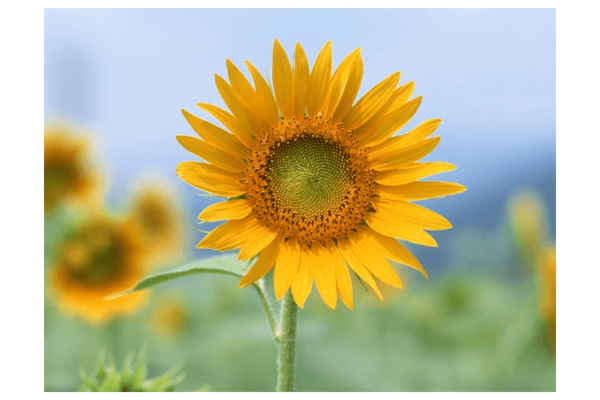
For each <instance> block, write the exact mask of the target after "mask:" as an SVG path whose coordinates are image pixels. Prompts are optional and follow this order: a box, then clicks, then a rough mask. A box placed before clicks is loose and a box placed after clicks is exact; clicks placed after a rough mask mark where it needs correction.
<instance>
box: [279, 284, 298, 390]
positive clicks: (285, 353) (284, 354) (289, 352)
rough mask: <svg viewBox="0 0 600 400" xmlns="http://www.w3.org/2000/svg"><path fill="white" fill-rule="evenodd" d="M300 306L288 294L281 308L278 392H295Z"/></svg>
mask: <svg viewBox="0 0 600 400" xmlns="http://www.w3.org/2000/svg"><path fill="white" fill-rule="evenodd" d="M297 311H298V306H296V302H294V299H293V298H292V294H291V293H290V292H288V293H287V294H286V295H285V296H284V297H283V305H282V307H281V333H280V339H279V340H280V341H279V370H278V377H277V391H278V392H292V391H293V390H294V355H295V351H296V349H295V347H296V315H297Z"/></svg>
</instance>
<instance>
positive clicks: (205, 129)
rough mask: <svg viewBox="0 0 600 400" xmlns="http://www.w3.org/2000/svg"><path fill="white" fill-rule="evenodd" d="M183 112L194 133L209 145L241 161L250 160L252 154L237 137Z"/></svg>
mask: <svg viewBox="0 0 600 400" xmlns="http://www.w3.org/2000/svg"><path fill="white" fill-rule="evenodd" d="M181 111H182V112H183V116H184V117H185V119H186V120H187V121H188V123H189V124H190V126H191V127H192V129H193V130H194V132H196V133H197V134H198V135H200V137H202V138H203V139H204V140H206V141H207V142H208V143H210V144H212V145H213V146H215V147H218V148H219V149H221V150H223V151H226V152H227V153H229V154H231V155H232V156H234V157H237V158H239V159H244V158H248V156H249V155H250V154H251V151H250V149H249V148H248V147H246V146H244V145H243V144H242V143H241V142H240V141H239V140H237V139H236V137H235V136H233V135H232V134H230V133H229V132H227V131H226V130H223V129H221V128H219V127H218V126H216V125H213V124H211V123H210V122H207V121H204V120H203V119H200V118H198V117H196V116H195V115H192V114H190V113H189V112H187V111H185V110H181Z"/></svg>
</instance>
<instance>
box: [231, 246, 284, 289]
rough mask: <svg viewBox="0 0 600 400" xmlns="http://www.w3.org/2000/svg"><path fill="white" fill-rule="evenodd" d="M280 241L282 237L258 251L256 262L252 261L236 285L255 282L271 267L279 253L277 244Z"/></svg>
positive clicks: (242, 285)
mask: <svg viewBox="0 0 600 400" xmlns="http://www.w3.org/2000/svg"><path fill="white" fill-rule="evenodd" d="M282 242H283V238H282V237H278V238H276V239H275V240H273V241H272V242H271V244H270V245H268V246H267V247H265V248H264V249H263V251H261V252H260V256H259V257H258V260H256V263H254V265H253V266H252V268H251V269H250V271H248V273H247V274H246V275H244V277H243V278H242V280H241V281H240V283H239V285H238V286H239V287H244V286H248V285H250V284H251V283H254V282H256V281H257V280H259V279H260V278H262V277H263V276H265V275H266V274H267V273H268V272H269V271H270V270H271V268H273V265H275V261H277V255H278V254H279V246H280V245H281V243H282Z"/></svg>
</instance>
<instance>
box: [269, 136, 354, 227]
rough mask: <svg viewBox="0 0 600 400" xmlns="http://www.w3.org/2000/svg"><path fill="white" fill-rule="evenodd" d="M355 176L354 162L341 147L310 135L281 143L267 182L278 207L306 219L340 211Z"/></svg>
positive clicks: (275, 149) (270, 165)
mask: <svg viewBox="0 0 600 400" xmlns="http://www.w3.org/2000/svg"><path fill="white" fill-rule="evenodd" d="M352 175H353V172H352V169H351V168H350V160H349V158H348V156H347V155H346V154H345V152H344V151H343V150H342V148H341V147H340V145H339V144H337V143H335V142H333V141H331V140H328V139H324V138H322V137H313V136H309V135H302V136H298V137H295V138H294V139H292V140H288V141H286V142H284V143H281V144H278V146H276V147H275V148H274V149H273V152H272V153H271V156H270V158H269V160H268V163H267V181H268V182H269V183H270V185H269V186H270V188H271V191H272V193H273V197H274V199H275V201H276V203H277V205H278V206H279V208H280V209H287V210H289V211H290V212H291V213H292V214H294V215H296V216H298V217H300V218H303V219H305V218H306V219H313V218H317V217H320V216H323V215H327V214H328V212H334V211H335V210H337V209H338V208H339V206H340V205H341V204H342V202H343V200H344V198H345V197H346V196H347V194H348V190H349V189H350V186H351V184H352V179H353V176H352Z"/></svg>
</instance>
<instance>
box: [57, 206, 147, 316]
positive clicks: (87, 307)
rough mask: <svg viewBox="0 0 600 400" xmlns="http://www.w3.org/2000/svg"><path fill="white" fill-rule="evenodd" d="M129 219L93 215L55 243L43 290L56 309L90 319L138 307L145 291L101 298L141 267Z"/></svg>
mask: <svg viewBox="0 0 600 400" xmlns="http://www.w3.org/2000/svg"><path fill="white" fill-rule="evenodd" d="M140 239H141V238H140V234H139V231H138V229H137V227H135V226H134V225H133V224H131V223H123V222H120V221H116V220H113V219H111V218H109V217H108V216H104V215H94V216H91V217H89V218H87V219H85V220H84V221H82V222H81V223H79V224H78V225H77V227H75V228H74V229H73V231H71V232H70V234H68V236H67V237H66V239H65V240H64V241H63V242H62V243H61V244H60V245H59V249H58V252H57V255H56V257H55V260H54V261H53V263H52V265H51V269H50V271H49V283H50V288H49V290H50V291H51V293H52V294H53V295H54V297H55V299H56V302H57V304H58V306H59V308H60V309H61V310H62V311H63V312H65V313H67V314H75V315H78V316H79V317H82V318H83V319H85V320H87V321H88V322H90V323H94V324H97V323H103V322H106V321H107V320H109V319H110V318H111V317H113V316H116V315H119V314H125V313H131V312H134V311H136V310H138V309H139V308H140V307H141V306H142V305H143V304H144V302H145V301H146V298H147V296H148V294H147V293H146V292H136V293H133V294H130V295H128V296H123V297H119V298H117V299H113V300H108V301H105V300H104V297H105V296H108V295H111V294H114V293H118V292H121V291H124V290H126V289H129V288H131V287H132V286H133V285H134V284H135V283H136V282H137V281H138V280H140V279H141V278H143V277H144V275H145V273H146V271H147V268H146V263H145V259H144V254H143V247H142V245H141V241H140Z"/></svg>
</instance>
